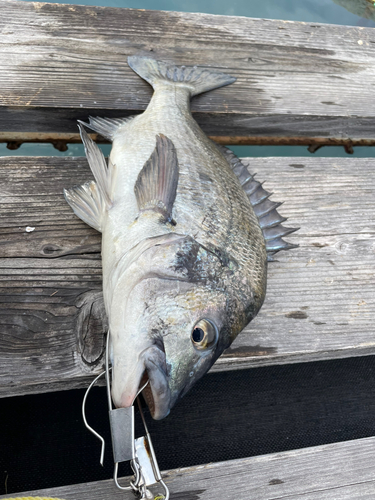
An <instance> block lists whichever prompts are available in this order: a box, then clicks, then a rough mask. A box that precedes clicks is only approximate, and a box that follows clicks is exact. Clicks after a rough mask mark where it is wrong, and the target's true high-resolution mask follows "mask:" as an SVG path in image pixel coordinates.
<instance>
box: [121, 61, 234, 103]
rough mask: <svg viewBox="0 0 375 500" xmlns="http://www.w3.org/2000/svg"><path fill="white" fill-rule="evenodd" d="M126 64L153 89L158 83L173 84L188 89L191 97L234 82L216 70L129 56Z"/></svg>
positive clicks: (231, 78)
mask: <svg viewBox="0 0 375 500" xmlns="http://www.w3.org/2000/svg"><path fill="white" fill-rule="evenodd" d="M128 64H129V66H130V67H131V68H132V70H133V71H135V72H136V73H137V74H138V75H139V76H141V77H142V78H143V79H144V80H146V82H148V83H149V84H150V85H152V86H153V87H154V88H155V85H156V84H157V83H158V82H162V81H168V82H173V83H174V84H176V85H177V86H183V87H188V88H190V91H191V95H192V96H194V95H197V94H201V93H202V92H207V91H208V90H212V89H216V88H219V87H223V86H224V85H229V84H230V83H233V82H235V81H236V78H234V77H233V76H230V75H226V74H225V73H221V72H218V71H216V70H211V69H206V68H199V67H197V66H175V65H174V64H169V63H167V62H165V61H156V60H155V59H151V58H149V57H141V56H131V57H128Z"/></svg>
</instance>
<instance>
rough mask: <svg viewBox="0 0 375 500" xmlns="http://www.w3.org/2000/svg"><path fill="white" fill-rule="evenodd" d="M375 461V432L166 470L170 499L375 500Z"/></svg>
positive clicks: (111, 488)
mask: <svg viewBox="0 0 375 500" xmlns="http://www.w3.org/2000/svg"><path fill="white" fill-rule="evenodd" d="M374 462H375V438H365V439H358V440H355V441H347V442H341V443H335V444H328V445H323V446H317V447H313V448H304V449H301V450H295V451H288V452H284V453H275V454H271V455H263V456H258V457H252V458H245V459H240V460H231V461H228V462H219V463H210V464H207V465H200V466H195V467H190V468H185V469H176V470H172V471H169V472H167V473H166V474H165V475H163V476H164V479H165V482H166V484H167V485H168V487H169V488H170V492H171V500H178V499H180V500H212V499H223V500H232V499H236V500H252V499H253V500H280V499H288V500H292V499H294V500H297V499H301V500H302V499H303V500H356V499H358V500H359V499H361V500H370V499H371V500H372V499H373V498H374V496H375V471H374ZM127 481H129V479H126V480H123V484H124V485H125V484H126V483H127ZM21 495H24V496H25V495H27V496H29V495H38V496H42V497H58V498H62V499H66V500H86V499H87V500H88V499H90V500H95V499H98V500H99V499H100V500H107V499H108V500H109V499H117V498H118V499H120V498H123V499H124V500H125V499H129V500H130V499H133V498H134V495H133V493H132V492H121V491H120V490H118V489H117V488H116V487H115V485H114V483H113V481H112V480H107V481H100V482H99V481H98V482H92V483H85V484H77V485H73V486H64V487H60V488H51V489H45V490H38V491H32V492H27V493H23V494H12V495H11V496H12V497H14V496H21ZM0 498H6V496H4V495H3V496H1V497H0ZM8 498H9V495H8Z"/></svg>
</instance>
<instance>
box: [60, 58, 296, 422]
mask: <svg viewBox="0 0 375 500" xmlns="http://www.w3.org/2000/svg"><path fill="white" fill-rule="evenodd" d="M129 65H130V66H131V67H132V69H133V70H134V71H136V72H137V73H138V74H139V75H140V76H142V77H143V78H144V79H145V80H147V81H148V82H149V83H151V85H152V86H153V88H154V95H153V97H152V99H151V102H150V104H149V106H148V108H147V109H146V111H145V112H144V113H143V114H141V115H137V116H135V117H131V118H128V119H124V120H119V119H115V120H110V119H101V118H91V119H90V124H87V126H89V127H90V128H92V129H93V130H96V131H97V132H99V133H101V134H102V135H104V136H106V137H108V138H110V139H111V140H112V151H111V155H110V159H109V164H108V167H107V165H106V163H105V160H104V158H103V156H102V154H101V152H100V150H99V149H98V148H97V146H96V145H95V144H94V143H93V142H92V141H91V139H90V138H89V136H88V135H87V134H86V132H85V131H84V129H83V128H81V135H82V139H83V142H84V144H85V148H86V154H87V157H88V160H89V163H90V166H91V169H92V171H93V174H94V177H95V181H96V182H93V181H92V182H89V183H86V184H84V185H83V186H78V187H75V188H71V189H69V190H66V191H65V196H66V199H67V201H68V203H69V204H70V205H71V206H72V208H73V210H74V211H75V213H76V214H77V215H78V216H79V217H81V218H82V219H83V220H84V221H85V222H87V223H88V224H90V225H91V226H93V227H95V228H96V229H98V230H99V231H101V232H102V261H103V292H104V302H105V307H106V312H107V315H108V320H109V332H110V338H111V360H112V365H113V380H112V397H113V400H114V402H115V404H116V406H118V407H126V406H130V405H132V404H133V401H134V399H135V397H136V395H137V392H138V391H139V388H140V387H142V386H143V385H144V384H145V383H146V382H147V381H148V382H149V383H148V385H147V387H146V388H145V389H144V391H143V394H144V396H145V399H146V402H147V404H148V406H149V408H150V411H151V414H152V416H153V417H154V418H155V419H160V418H163V417H165V416H166V415H167V414H168V413H169V411H170V409H171V408H172V406H173V405H174V403H175V402H176V401H177V399H178V398H179V397H181V396H183V395H184V394H185V393H186V392H187V391H188V390H189V389H190V387H191V386H192V385H193V384H194V383H195V382H196V381H197V380H198V379H199V378H200V377H201V376H202V375H203V374H204V373H206V372H207V371H208V370H209V368H210V367H211V366H212V364H213V363H214V362H215V360H216V359H217V358H218V356H219V355H220V354H221V353H222V352H223V351H224V349H226V348H227V347H228V346H229V345H230V344H231V343H232V341H233V340H234V339H235V337H236V336H237V335H238V333H239V332H240V331H241V330H242V329H243V328H244V327H245V326H246V325H247V324H248V323H249V321H251V320H252V319H253V318H254V316H255V315H256V314H257V312H258V311H259V309H260V307H261V305H262V303H263V300H264V297H265V293H266V273H267V250H268V251H269V252H271V253H273V252H275V251H278V250H279V249H281V248H286V247H289V246H290V245H288V244H286V243H285V242H283V241H282V239H281V236H283V235H285V234H287V233H289V232H291V231H292V230H289V229H287V228H283V227H282V226H280V225H279V223H280V222H281V221H282V220H284V219H282V218H281V217H280V216H279V214H278V213H277V212H276V207H277V204H275V203H272V202H270V201H269V200H268V199H267V198H268V196H269V195H268V193H266V192H265V191H264V190H263V188H262V187H261V185H260V184H259V183H258V182H256V181H254V179H253V178H252V177H251V175H250V174H249V173H248V172H247V169H246V168H245V167H244V166H243V165H242V164H241V163H240V161H239V160H238V159H237V158H236V157H234V155H233V154H232V153H231V152H230V151H229V150H225V149H223V148H219V147H218V146H217V145H215V144H214V143H213V142H212V141H211V140H210V139H208V137H207V136H206V135H205V134H204V133H203V131H202V130H201V129H200V127H199V126H198V124H197V123H196V122H195V120H194V119H193V117H192V115H191V113H190V99H191V96H193V95H196V94H198V93H200V92H204V91H207V90H210V89H214V88H216V87H220V86H222V85H227V84H229V83H232V82H233V81H234V80H235V79H234V78H232V77H229V76H228V75H224V74H222V73H217V72H213V71H208V70H204V69H200V68H196V67H194V68H185V67H174V66H172V65H168V64H167V63H164V62H161V61H155V60H152V59H148V58H142V57H131V58H129ZM241 184H243V185H244V187H245V188H246V187H247V191H248V192H245V189H244V187H243V186H242V185H241ZM249 196H250V197H249ZM251 196H253V198H254V200H255V201H254V200H251ZM253 205H254V208H253ZM257 206H258V209H259V210H260V212H259V210H258V212H257V210H256V207H257ZM254 209H255V210H254ZM262 221H263V224H262ZM261 226H263V231H262V227H261ZM267 231H268V233H267ZM267 241H271V244H267Z"/></svg>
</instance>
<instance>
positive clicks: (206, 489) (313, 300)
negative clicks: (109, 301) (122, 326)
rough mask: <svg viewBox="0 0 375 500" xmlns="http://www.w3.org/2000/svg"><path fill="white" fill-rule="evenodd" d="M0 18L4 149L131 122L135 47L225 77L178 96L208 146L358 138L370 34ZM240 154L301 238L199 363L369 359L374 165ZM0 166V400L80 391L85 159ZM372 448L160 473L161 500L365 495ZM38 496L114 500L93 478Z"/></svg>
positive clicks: (206, 19) (87, 252) (96, 259)
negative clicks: (186, 99) (220, 347)
mask: <svg viewBox="0 0 375 500" xmlns="http://www.w3.org/2000/svg"><path fill="white" fill-rule="evenodd" d="M0 8H1V16H2V22H3V24H4V29H3V32H2V38H1V41H0V43H1V50H0V88H1V92H0V94H1V95H0V113H1V117H2V120H1V122H0V141H2V142H7V143H8V144H9V145H10V147H17V146H18V145H19V144H20V143H22V142H23V141H34V142H44V141H51V142H54V143H55V145H56V146H57V147H59V146H60V147H61V144H64V143H65V142H66V141H69V142H76V141H78V140H79V139H78V133H77V127H76V120H77V119H87V116H88V115H90V114H91V115H98V116H110V117H119V116H126V115H131V114H134V113H140V112H142V111H143V110H144V109H145V107H146V106H147V104H148V102H149V99H150V97H151V92H152V91H151V88H150V87H149V86H148V84H146V83H145V82H143V81H141V80H140V78H139V77H138V76H136V75H135V74H134V73H133V72H132V71H131V70H130V68H129V67H128V66H127V63H126V59H127V56H128V55H132V54H135V53H137V54H140V53H143V54H151V55H153V56H154V57H155V58H160V59H166V60H171V61H172V60H173V61H174V62H176V63H181V64H186V65H189V64H198V65H202V66H207V67H215V68H217V69H220V70H222V71H224V72H226V73H229V74H232V75H233V76H235V77H237V82H236V83H235V84H233V85H231V86H230V87H224V88H222V89H218V90H217V91H215V92H212V93H207V94H203V95H201V96H198V97H196V98H194V100H193V103H192V109H193V112H194V116H195V117H196V119H197V121H198V122H199V123H200V125H201V127H202V128H203V130H205V132H206V133H207V134H208V135H209V136H211V137H212V138H213V139H215V140H217V141H218V142H220V143H222V144H305V145H310V146H312V147H313V148H314V147H317V146H319V145H324V144H327V145H329V144H330V145H332V144H341V145H343V146H345V147H347V148H350V147H352V146H353V145H360V144H362V145H375V129H374V123H375V107H374V106H372V104H371V103H372V102H373V93H374V91H373V89H374V85H375V32H374V31H373V30H372V29H371V28H350V27H343V26H330V25H322V24H308V23H296V22H286V21H270V20H262V19H249V18H243V17H224V16H213V15H207V14H185V13H184V14H182V13H177V12H158V11H144V10H136V9H113V8H101V7H83V6H72V5H59V4H44V3H36V2H35V3H26V2H18V1H5V0H0ZM96 138H97V139H98V140H100V141H102V140H103V139H102V138H100V137H97V136H96ZM20 153H21V154H22V149H21V150H20ZM246 161H248V162H249V169H250V171H251V172H258V178H259V180H265V181H266V188H267V189H268V190H269V191H272V192H274V195H273V197H272V199H273V200H276V201H284V202H285V203H284V205H283V207H282V214H283V215H284V216H286V217H289V221H288V225H290V226H299V227H300V228H301V229H300V230H299V231H298V232H297V233H296V234H294V235H291V236H289V237H288V239H289V241H291V242H293V243H298V244H299V248H298V249H296V250H293V251H291V252H288V253H284V254H279V255H280V256H279V257H278V261H277V262H275V263H273V264H271V265H270V266H269V281H268V291H267V298H266V302H265V304H264V306H263V308H262V310H261V312H260V314H259V316H258V317H257V318H256V319H255V320H254V321H253V322H252V323H251V324H250V325H249V327H247V328H246V329H245V331H244V332H243V333H242V334H241V335H240V336H239V337H238V338H237V340H236V341H235V343H233V345H232V346H231V347H230V349H228V350H227V351H226V352H225V353H224V355H223V356H222V357H221V358H220V359H219V360H218V362H217V363H216V364H215V365H214V367H213V370H216V371H218V370H219V371H220V370H238V369H241V368H249V367H253V366H261V365H270V364H285V363H295V362H301V361H304V362H309V361H316V360H323V359H334V358H344V357H353V356H363V355H370V354H374V353H375V337H374V335H373V325H374V321H375V308H374V302H375V278H374V249H375V236H374V234H375V203H374V200H375V168H374V167H375V160H373V159H371V158H367V159H355V158H314V157H311V158H257V159H255V158H253V159H248V160H246ZM0 172H1V174H0V200H1V206H2V210H1V212H0V220H1V223H0V231H1V233H2V235H1V242H0V243H1V244H0V279H1V282H2V285H1V291H0V293H1V302H0V307H1V309H0V310H1V314H0V322H1V325H2V328H1V331H0V337H1V341H0V366H1V368H0V396H1V397H7V396H11V395H12V396H13V395H22V394H31V393H40V392H48V391H56V390H60V389H71V388H78V387H86V386H87V385H88V383H89V382H90V381H91V380H92V379H93V376H94V375H96V374H97V373H99V372H100V371H101V370H102V367H103V350H104V332H105V331H106V318H105V315H104V313H103V307H102V294H101V260H100V234H99V233H97V232H96V231H95V230H93V229H91V228H90V227H88V226H87V225H85V224H84V223H83V222H82V221H81V220H79V219H78V218H77V217H75V215H74V214H73V213H72V211H71V210H70V208H69V206H68V205H67V204H66V202H65V201H64V199H63V195H62V189H63V188H64V187H69V186H72V185H74V184H79V183H82V182H84V181H86V180H88V179H90V178H91V174H90V171H89V168H88V165H87V162H86V160H85V159H84V158H68V157H48V158H41V157H38V158H33V157H22V156H19V157H3V158H1V159H0ZM27 228H33V229H32V230H27ZM373 439H375V438H368V439H363V440H358V441H351V442H348V443H337V444H330V445H325V446H321V447H317V448H309V449H303V450H298V451H293V452H286V453H282V454H280V453H279V454H276V455H267V456H262V457H253V458H250V459H241V460H237V461H231V462H224V463H219V464H209V465H205V466H203V465H202V466H200V467H193V468H190V469H183V470H178V471H170V472H168V474H167V482H168V484H170V487H171V492H172V496H171V500H174V499H177V498H181V499H182V498H184V499H185V498H186V499H189V500H193V499H195V498H196V499H202V500H203V499H211V498H216V497H219V496H220V498H228V499H229V498H233V490H232V489H231V488H229V489H226V488H228V481H234V483H235V484H236V485H238V494H237V496H236V498H238V499H245V498H246V499H248V498H254V499H255V498H256V499H257V500H263V499H276V498H280V497H282V498H288V499H289V498H290V499H292V498H293V499H294V498H304V499H306V500H307V499H309V500H310V499H311V500H312V499H332V500H333V499H346V498H348V499H349V498H350V499H354V498H358V499H359V498H361V499H365V498H369V499H370V498H373V497H374V494H375V484H374V481H375V473H374V472H373V468H372V467H370V466H367V465H368V464H370V463H373V462H374V458H375V457H373V448H374V443H373ZM344 457H345V458H344ZM301 471H303V472H301ZM228 475H229V478H230V479H229V480H228ZM317 478H319V480H318V479H317ZM37 493H38V494H40V495H42V496H46V495H50V496H54V497H62V498H66V499H67V500H69V499H72V500H73V499H78V498H79V499H84V498H89V497H90V498H93V499H96V498H97V499H99V498H100V499H107V498H108V499H109V498H117V496H118V498H120V495H123V494H122V493H121V492H118V491H117V490H116V488H115V486H114V485H113V483H112V482H109V481H105V482H101V483H94V484H90V485H87V484H85V485H78V486H76V487H71V486H69V487H62V488H55V489H53V490H48V491H43V492H40V491H39V492H37ZM37 493H36V492H32V494H37ZM116 495H117V496H116ZM13 496H14V495H13ZM0 498H1V497H0ZM123 498H127V497H126V496H124V497H123ZM129 498H130V497H129Z"/></svg>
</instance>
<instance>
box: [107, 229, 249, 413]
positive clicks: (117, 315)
mask: <svg viewBox="0 0 375 500" xmlns="http://www.w3.org/2000/svg"><path fill="white" fill-rule="evenodd" d="M235 274H236V264H235V263H233V262H229V259H227V258H223V252H221V253H220V252H217V251H216V250H215V249H212V248H207V247H204V246H203V245H201V244H200V243H198V242H197V241H195V240H194V239H193V238H191V237H188V236H187V237H186V236H184V237H180V238H175V239H174V240H172V241H170V240H169V241H168V242H167V243H166V244H158V245H155V246H152V247H151V248H148V249H147V250H146V251H144V252H143V253H142V254H141V255H140V256H139V257H138V258H137V259H136V261H134V262H133V263H132V265H131V266H130V267H129V268H128V269H127V272H126V273H125V274H124V279H123V284H124V285H126V289H125V288H124V287H122V286H118V287H117V288H116V290H117V292H116V293H115V295H114V298H113V306H112V308H111V314H110V332H111V340H112V346H113V348H112V352H113V359H112V364H113V380H112V396H113V400H114V402H115V404H116V406H117V407H122V406H130V405H131V404H132V403H133V401H134V399H135V397H136V395H137V394H138V392H139V391H140V390H141V389H142V387H144V385H145V384H146V383H147V386H146V387H145V388H144V389H143V395H144V398H145V400H146V403H147V405H148V406H149V409H150V411H151V415H152V417H153V418H154V419H157V420H158V419H161V418H164V417H165V416H167V415H168V413H169V411H170V409H171V408H172V407H173V405H174V404H175V403H176V401H177V400H178V399H179V398H181V397H182V396H184V395H185V394H186V393H187V392H188V390H189V389H190V388H191V387H192V386H193V385H194V384H195V383H196V382H197V380H199V379H200V378H201V377H202V376H203V375H204V374H205V373H206V372H207V371H208V370H209V369H210V367H211V366H212V365H213V363H214V362H215V361H216V359H217V358H218V357H219V356H220V354H221V353H222V352H223V351H224V349H226V348H227V347H228V346H229V345H230V343H231V342H232V340H233V339H234V337H235V336H236V335H237V333H239V331H241V330H242V328H243V327H244V326H245V325H246V324H247V322H248V321H249V320H248V314H245V313H244V311H243V309H244V307H243V305H242V306H241V297H240V296H239V294H238V290H237V291H236V290H234V288H233V286H232V282H233V276H234V275H235ZM120 281H121V280H120ZM239 288H240V289H241V287H239ZM244 293H246V294H247V298H248V297H249V293H251V292H249V290H248V289H247V290H246V292H244ZM240 295H241V294H240ZM241 313H242V315H241Z"/></svg>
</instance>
